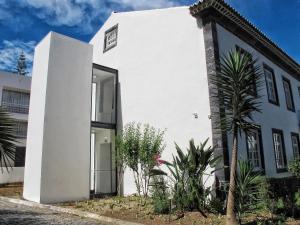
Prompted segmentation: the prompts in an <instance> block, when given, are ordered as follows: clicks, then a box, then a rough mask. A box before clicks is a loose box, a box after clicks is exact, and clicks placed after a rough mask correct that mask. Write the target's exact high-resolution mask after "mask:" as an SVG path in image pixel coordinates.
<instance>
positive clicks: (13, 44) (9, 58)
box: [0, 40, 36, 73]
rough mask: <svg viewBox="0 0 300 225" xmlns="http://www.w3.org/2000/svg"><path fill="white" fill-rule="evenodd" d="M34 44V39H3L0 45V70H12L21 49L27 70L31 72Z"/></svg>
mask: <svg viewBox="0 0 300 225" xmlns="http://www.w3.org/2000/svg"><path fill="white" fill-rule="evenodd" d="M35 45H36V42H35V41H28V42H23V41H21V40H13V41H8V40H4V41H3V42H2V44H1V47H0V70H9V71H14V69H15V68H16V64H17V60H18V58H19V55H20V53H21V52H22V51H23V52H24V54H25V57H26V62H27V70H28V72H29V73H31V66H32V61H33V50H34V47H35Z"/></svg>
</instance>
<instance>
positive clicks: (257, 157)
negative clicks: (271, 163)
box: [246, 129, 264, 171]
mask: <svg viewBox="0 0 300 225" xmlns="http://www.w3.org/2000/svg"><path fill="white" fill-rule="evenodd" d="M246 140H247V150H248V159H249V161H250V163H251V164H252V166H253V167H254V169H255V170H257V171H261V170H263V169H264V162H263V151H262V143H261V133H260V130H258V129H252V130H250V131H248V132H247V133H246Z"/></svg>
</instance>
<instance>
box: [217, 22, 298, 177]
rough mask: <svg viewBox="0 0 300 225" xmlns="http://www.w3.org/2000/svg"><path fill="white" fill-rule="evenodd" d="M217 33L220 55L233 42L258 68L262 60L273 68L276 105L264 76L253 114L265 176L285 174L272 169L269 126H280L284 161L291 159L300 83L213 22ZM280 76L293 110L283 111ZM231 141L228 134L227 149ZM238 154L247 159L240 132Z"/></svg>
mask: <svg viewBox="0 0 300 225" xmlns="http://www.w3.org/2000/svg"><path fill="white" fill-rule="evenodd" d="M217 32H218V39H219V51H220V55H223V54H226V53H227V52H228V51H229V50H232V49H235V45H238V46H240V47H242V48H243V49H245V50H246V51H248V52H249V53H251V54H252V55H253V58H256V59H258V62H257V64H258V65H260V66H261V68H263V63H265V64H267V65H268V66H270V67H271V68H272V69H273V70H274V75H275V79H276V84H277V91H278V98H279V106H277V105H274V104H271V103H269V101H268V94H267V89H266V85H265V77H264V76H263V78H262V80H263V84H262V88H261V89H262V90H261V91H260V92H259V93H258V94H260V95H262V99H261V101H262V105H261V109H262V113H261V114H260V113H256V114H255V117H254V120H255V122H256V123H257V124H258V125H260V126H261V132H262V139H263V150H264V158H265V170H266V175H267V176H270V177H283V176H287V175H289V174H288V173H277V171H276V164H275V154H274V149H273V139H272V128H276V129H280V130H282V131H283V134H284V143H285V150H286V157H287V162H288V161H290V160H292V159H293V150H292V145H291V132H295V133H299V125H298V124H299V120H298V118H297V110H298V109H299V108H300V97H299V92H298V86H300V82H299V81H298V80H296V79H295V78H293V77H292V76H291V75H289V74H288V73H287V72H286V71H284V70H283V69H282V68H280V67H278V66H277V65H275V64H274V63H273V62H271V61H270V60H269V59H268V58H266V57H265V56H264V55H263V54H261V53H260V52H258V51H256V50H255V49H254V48H252V47H251V46H249V45H248V44H246V43H245V42H244V41H242V40H241V39H239V38H238V37H236V36H235V35H233V34H232V33H230V32H229V31H227V30H226V29H224V28H223V27H222V26H220V25H217ZM282 76H285V77H286V78H288V79H289V80H290V82H291V86H292V92H293V98H294V103H295V109H296V112H291V111H289V110H287V107H286V100H285V95H284V90H283V84H282ZM231 142H232V140H231V136H229V137H228V143H229V149H231ZM230 157H231V156H230ZM239 157H240V158H243V159H247V150H246V142H245V136H244V135H243V136H242V138H241V142H240V144H239Z"/></svg>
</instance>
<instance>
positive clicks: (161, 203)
mask: <svg viewBox="0 0 300 225" xmlns="http://www.w3.org/2000/svg"><path fill="white" fill-rule="evenodd" d="M150 191H151V197H152V201H153V206H154V212H155V213H159V214H166V213H169V212H170V200H169V197H170V193H169V191H168V186H167V182H166V180H165V179H164V177H163V176H155V177H153V180H152V185H151V188H150Z"/></svg>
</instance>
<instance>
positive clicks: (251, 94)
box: [212, 51, 261, 225]
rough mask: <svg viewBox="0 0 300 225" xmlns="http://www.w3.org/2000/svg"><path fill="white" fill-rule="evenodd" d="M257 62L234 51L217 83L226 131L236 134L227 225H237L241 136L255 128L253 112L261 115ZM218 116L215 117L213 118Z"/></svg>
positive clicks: (223, 66)
mask: <svg viewBox="0 0 300 225" xmlns="http://www.w3.org/2000/svg"><path fill="white" fill-rule="evenodd" d="M255 62H256V61H255V60H252V57H251V56H250V55H249V54H243V53H242V52H241V51H230V52H229V53H228V55H226V56H224V57H222V59H221V63H220V70H219V71H218V73H217V76H216V78H215V79H213V81H214V82H215V84H216V85H217V87H218V91H219V94H220V95H219V97H220V99H221V102H222V104H221V105H222V109H221V110H222V111H224V112H225V116H223V118H221V124H222V126H223V129H226V130H227V131H230V132H232V135H233V141H232V151H231V153H232V154H231V166H230V183H229V193H228V200H227V213H226V215H227V217H226V224H227V225H236V224H237V220H236V216H235V213H234V208H235V206H234V203H235V199H234V197H235V191H236V183H235V178H236V169H237V155H238V154H237V152H238V134H239V133H241V131H247V130H249V129H251V128H254V127H255V125H253V124H252V123H251V122H252V121H253V120H252V113H253V112H260V110H259V104H260V103H259V101H258V99H259V98H260V96H259V95H257V94H256V93H255V89H256V90H257V89H258V87H259V85H260V84H261V82H260V77H261V73H260V67H258V66H257V65H255ZM212 116H214V115H212Z"/></svg>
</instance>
